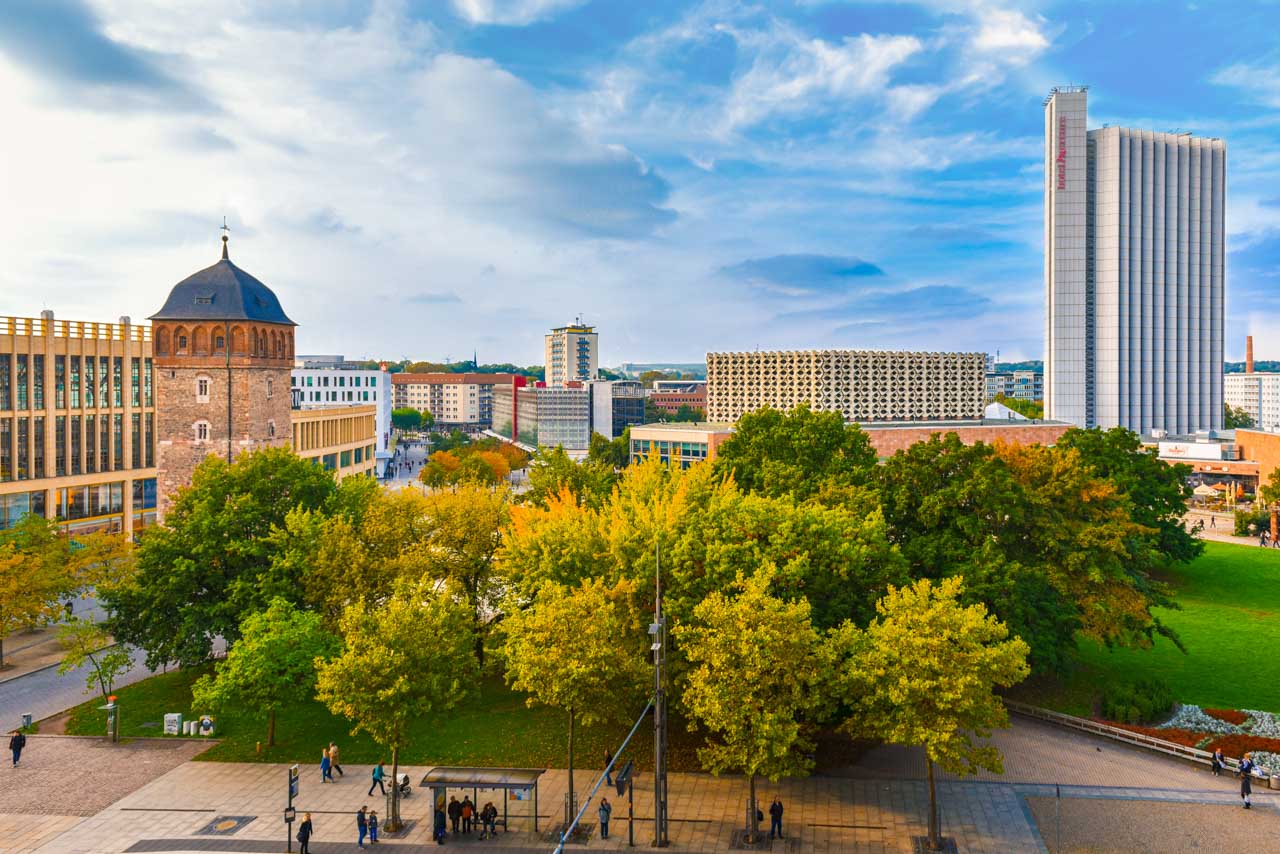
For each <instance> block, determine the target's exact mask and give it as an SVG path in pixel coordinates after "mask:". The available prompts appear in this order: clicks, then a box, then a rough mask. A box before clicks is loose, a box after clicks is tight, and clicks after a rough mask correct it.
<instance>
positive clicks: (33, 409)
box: [0, 312, 156, 531]
mask: <svg viewBox="0 0 1280 854" xmlns="http://www.w3.org/2000/svg"><path fill="white" fill-rule="evenodd" d="M120 321H121V322H119V323H95V322H85V321H75V320H56V319H54V316H53V312H44V314H43V315H42V316H41V317H39V318H27V317H0V528H7V527H9V526H11V525H12V524H14V523H15V522H17V521H18V519H20V518H22V516H24V515H25V514H27V513H37V514H39V515H41V516H44V517H46V518H49V519H57V520H59V521H60V522H62V523H63V525H64V527H65V528H66V529H67V530H69V531H90V530H116V531H122V530H123V531H132V530H135V529H137V528H141V527H143V526H145V525H149V524H151V523H153V522H154V521H155V518H156V407H155V381H154V368H153V365H152V352H151V327H150V326H147V325H145V324H144V325H135V324H133V323H131V322H129V319H128V318H123V317H122V318H121V319H120Z"/></svg>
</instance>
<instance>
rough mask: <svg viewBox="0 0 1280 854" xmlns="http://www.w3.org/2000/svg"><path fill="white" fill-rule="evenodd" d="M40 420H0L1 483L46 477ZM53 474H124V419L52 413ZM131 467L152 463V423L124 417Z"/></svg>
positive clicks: (142, 417) (149, 419)
mask: <svg viewBox="0 0 1280 854" xmlns="http://www.w3.org/2000/svg"><path fill="white" fill-rule="evenodd" d="M45 424H46V419H45V417H44V416H41V415H37V416H34V417H31V418H28V417H25V416H24V417H19V418H0V483H2V482H8V481H14V480H32V479H36V478H42V477H48V476H49V472H48V470H47V460H46V455H45ZM53 424H54V428H53V476H54V477H63V476H65V475H68V474H72V475H77V474H93V473H95V472H100V471H102V472H105V471H123V470H124V468H125V456H124V448H125V445H124V441H125V438H124V436H125V432H124V431H125V419H124V415H122V414H120V413H116V414H113V415H100V416H99V415H72V416H66V415H57V416H54V419H53ZM128 429H129V449H130V451H131V452H132V455H131V459H132V461H133V468H149V467H151V466H153V465H155V420H154V415H153V414H152V413H150V412H148V413H145V415H144V414H143V413H138V412H134V413H132V414H131V415H130V416H129V425H128Z"/></svg>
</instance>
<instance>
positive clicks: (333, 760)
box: [329, 741, 342, 780]
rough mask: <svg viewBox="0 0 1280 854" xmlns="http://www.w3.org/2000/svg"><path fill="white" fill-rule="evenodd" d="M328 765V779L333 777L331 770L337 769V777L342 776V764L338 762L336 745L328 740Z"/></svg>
mask: <svg viewBox="0 0 1280 854" xmlns="http://www.w3.org/2000/svg"><path fill="white" fill-rule="evenodd" d="M329 767H330V768H331V769H332V770H331V771H330V772H329V779H331V780H332V779H333V771H337V772H338V776H339V777H341V776H342V766H341V765H339V764H338V745H337V744H336V743H334V742H332V741H331V742H329Z"/></svg>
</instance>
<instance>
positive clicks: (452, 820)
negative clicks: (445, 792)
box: [449, 795, 462, 836]
mask: <svg viewBox="0 0 1280 854" xmlns="http://www.w3.org/2000/svg"><path fill="white" fill-rule="evenodd" d="M461 820H462V804H460V803H458V796H457V795H451V796H450V797H449V825H450V826H451V827H452V828H453V835H454V836H457V835H458V822H459V821H461Z"/></svg>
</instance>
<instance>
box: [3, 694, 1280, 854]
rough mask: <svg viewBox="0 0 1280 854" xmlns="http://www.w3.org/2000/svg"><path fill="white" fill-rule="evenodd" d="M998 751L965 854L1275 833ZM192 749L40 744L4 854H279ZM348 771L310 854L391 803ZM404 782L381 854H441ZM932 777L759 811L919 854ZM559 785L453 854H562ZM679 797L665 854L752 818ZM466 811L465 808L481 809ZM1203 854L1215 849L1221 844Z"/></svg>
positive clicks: (1260, 810)
mask: <svg viewBox="0 0 1280 854" xmlns="http://www.w3.org/2000/svg"><path fill="white" fill-rule="evenodd" d="M996 741H997V743H998V744H999V745H1000V747H1001V749H1002V750H1003V751H1004V752H1005V755H1006V774H1005V775H1004V776H1003V777H999V776H996V775H989V774H984V775H980V776H979V777H977V778H970V779H967V780H963V781H961V780H954V779H949V778H947V777H946V776H945V775H943V777H942V779H941V781H940V783H939V797H940V801H941V804H942V821H943V826H944V830H945V832H946V833H947V834H948V835H950V836H954V837H955V838H956V840H957V843H958V846H959V849H960V850H961V851H966V852H974V854H1008V852H1047V851H1054V852H1055V854H1056V852H1057V850H1058V849H1057V848H1056V840H1057V839H1058V838H1061V839H1062V840H1063V845H1062V848H1061V849H1060V850H1062V851H1120V850H1123V851H1142V850H1152V851H1155V850H1161V851H1178V850H1192V846H1193V845H1194V844H1195V843H1196V842H1197V840H1212V839H1219V838H1220V839H1222V840H1227V839H1246V838H1249V834H1251V833H1262V834H1270V833H1273V832H1274V830H1275V828H1276V827H1277V826H1278V825H1280V814H1278V810H1277V806H1276V804H1277V801H1280V798H1277V797H1276V796H1275V795H1273V794H1272V793H1271V792H1269V791H1267V790H1259V791H1258V792H1257V794H1256V796H1255V799H1254V800H1255V809H1254V810H1253V811H1251V812H1248V813H1246V812H1244V811H1243V810H1242V809H1240V806H1239V803H1240V801H1239V796H1238V793H1237V791H1238V790H1237V788H1236V786H1237V783H1236V781H1235V780H1234V779H1232V778H1229V777H1222V778H1214V777H1212V776H1210V775H1209V773H1208V772H1207V771H1206V770H1204V769H1201V768H1198V767H1195V766H1192V765H1188V764H1185V763H1182V762H1180V761H1177V760H1172V759H1167V758H1165V757H1162V756H1158V755H1154V754H1149V753H1144V752H1141V751H1138V750H1135V749H1133V748H1130V747H1127V746H1123V745H1118V744H1113V743H1110V742H1107V741H1104V740H1101V739H1096V738H1094V737H1092V736H1088V735H1085V734H1083V733H1074V732H1064V731H1062V730H1059V729H1056V728H1052V727H1049V726H1047V725H1045V724H1043V723H1040V722H1037V721H1031V720H1026V719H1021V718H1015V726H1014V728H1013V729H1012V730H1010V731H1008V732H1002V733H999V734H998V735H997V738H996ZM200 747H201V745H200V744H198V743H193V742H190V741H177V740H175V741H172V742H166V741H150V740H148V741H145V742H136V743H135V744H133V745H129V746H125V747H107V746H104V745H102V744H101V743H100V742H98V741H96V740H93V739H76V738H67V737H63V738H47V737H40V736H37V737H34V738H32V739H31V744H30V747H29V750H28V753H27V754H26V757H25V758H24V760H23V766H24V767H23V768H21V769H19V770H18V771H16V772H14V771H11V770H10V769H8V768H3V769H0V850H3V851H6V852H7V851H15V852H16V851H40V852H48V853H49V854H53V853H54V852H95V854H96V852H121V851H283V850H284V838H285V833H284V824H283V822H282V820H281V811H282V809H283V806H284V790H285V780H286V767H285V766H283V765H253V764H233V763H217V762H198V761H194V762H193V761H186V760H187V758H188V757H189V756H190V755H191V754H192V753H194V752H195V751H198V750H199V749H200ZM344 768H345V770H346V772H347V773H346V776H345V777H344V778H340V779H339V781H338V782H337V783H335V784H333V785H328V784H326V785H323V786H322V785H320V782H319V771H318V769H317V768H316V767H315V766H304V767H303V776H302V790H301V794H300V796H299V798H298V800H297V806H298V809H299V813H301V812H303V811H308V810H309V811H310V812H311V813H312V818H313V822H314V824H315V829H316V836H315V841H314V843H313V845H312V851H314V852H316V854H338V852H350V851H356V850H358V849H357V848H356V845H355V820H354V812H355V811H356V810H357V809H359V807H360V806H361V805H364V804H368V805H369V806H371V807H373V808H375V809H378V810H379V812H380V814H385V813H384V808H385V802H384V801H383V800H382V798H381V797H380V796H375V797H372V798H370V797H368V796H367V795H366V793H367V791H368V785H369V784H368V780H369V771H370V768H369V767H368V766H360V765H347V766H344ZM406 770H407V771H408V773H409V775H410V778H411V780H413V781H414V784H415V791H414V794H413V795H412V796H411V797H410V798H408V799H407V800H405V801H403V807H402V812H403V815H404V817H405V818H406V819H408V820H409V821H410V827H409V829H408V831H407V832H406V833H404V834H403V835H402V836H401V837H397V838H395V839H388V840H386V841H385V842H383V843H381V844H383V845H385V846H386V847H388V848H394V849H395V850H396V851H399V852H402V854H417V852H418V851H426V850H428V847H429V849H430V850H436V846H434V845H430V840H429V834H430V822H429V821H428V808H429V800H428V798H427V797H425V794H426V793H425V792H422V791H418V790H417V788H416V784H417V781H419V780H421V779H422V776H423V775H424V774H425V773H426V772H427V771H428V770H429V769H428V768H426V767H411V768H408V769H406ZM595 773H596V772H595V771H594V770H592V769H584V770H579V771H578V772H577V773H576V774H575V778H576V780H577V783H578V788H579V792H580V794H581V796H582V797H585V796H586V794H587V790H588V789H589V787H590V786H591V785H592V784H593V783H594V782H595V777H594V774H595ZM923 776H924V764H923V761H922V760H921V758H920V756H919V755H918V753H917V752H915V751H907V750H900V749H897V748H878V749H876V750H873V751H871V752H870V753H869V754H867V755H866V756H865V757H864V758H863V760H862V761H860V762H859V764H858V765H857V766H855V767H852V768H849V769H846V770H845V772H844V773H842V774H841V775H838V776H831V775H828V776H821V777H812V778H809V779H803V780H784V781H782V782H781V783H779V784H776V785H775V784H772V783H769V782H768V781H761V783H760V784H759V797H760V798H761V800H762V801H763V802H765V803H767V802H768V801H769V800H771V799H772V797H773V796H774V795H775V794H776V795H778V796H780V797H781V798H782V800H783V802H784V804H785V805H786V816H785V830H786V832H787V837H788V838H787V840H786V841H785V842H783V841H778V842H775V843H774V844H773V847H772V848H771V849H770V850H772V851H775V852H824V853H825V852H845V851H850V852H873V853H874V852H907V851H910V850H911V837H912V836H915V835H920V834H922V833H923V832H924V823H925V810H926V804H927V799H928V793H927V789H926V786H925V783H924V782H923V779H922V778H923ZM566 777H567V775H566V774H565V772H564V771H561V770H551V771H548V772H547V773H546V774H544V775H543V777H542V779H541V782H540V784H539V792H538V810H537V812H538V817H539V818H538V825H539V831H540V833H538V834H535V833H534V831H533V826H532V816H531V809H530V807H531V804H530V802H528V801H519V802H517V801H508V810H509V814H510V817H511V825H510V832H509V833H506V834H500V838H499V840H498V841H497V842H480V841H479V840H478V839H458V840H450V844H457V845H463V846H465V847H469V848H470V847H474V848H475V849H477V850H480V849H483V850H486V851H492V852H498V854H506V852H526V851H527V852H534V851H542V852H546V851H550V850H551V849H552V848H553V847H554V845H553V844H551V843H549V842H548V841H547V837H546V835H545V834H546V832H547V831H548V830H549V829H550V827H551V826H552V824H553V823H554V822H556V821H558V820H559V817H560V813H561V811H562V806H561V805H562V804H563V802H564V793H565V787H566ZM651 779H652V778H647V777H646V776H644V775H641V776H640V777H639V778H638V786H637V789H636V793H635V798H636V800H635V813H636V816H637V824H636V834H635V835H636V842H637V849H639V850H647V849H649V847H650V846H649V841H650V839H651V837H652V815H653V812H652V796H651V793H650V792H647V791H645V790H644V787H645V786H647V785H651ZM670 788H671V811H672V816H673V821H672V823H671V838H672V843H673V844H672V848H673V850H677V851H690V852H711V851H728V850H730V845H731V842H732V837H733V832H734V830H735V829H736V828H737V827H738V826H739V825H740V824H741V818H740V816H741V815H742V813H743V812H744V809H745V799H746V785H745V783H744V781H743V780H742V779H741V778H738V777H724V778H717V777H713V776H711V775H707V774H676V775H673V776H672V778H671V784H670ZM456 793H457V794H458V796H459V798H461V797H462V795H463V794H471V792H470V790H457V792H456ZM1059 793H1060V794H1061V798H1062V801H1061V804H1060V805H1059V804H1058V803H1057V802H1056V796H1057V795H1058V794H1059ZM606 794H607V795H608V796H609V798H610V800H611V801H612V802H613V807H614V812H613V822H612V826H611V838H610V839H609V840H607V841H605V840H601V839H599V838H598V835H597V834H596V833H595V832H594V831H595V827H596V825H597V818H596V810H595V806H596V803H595V802H594V801H593V802H592V803H591V805H590V809H589V810H588V812H587V816H586V818H585V819H584V820H585V821H586V823H587V824H589V825H590V827H591V828H592V831H593V833H592V836H591V838H590V839H589V840H588V842H587V843H586V844H585V845H574V846H571V849H581V848H588V849H592V850H605V851H607V850H622V849H625V848H626V847H627V822H626V813H627V806H626V799H625V798H619V797H615V796H614V792H613V791H612V789H610V790H608V791H607V792H606ZM473 797H475V798H476V799H477V800H478V802H479V803H480V804H481V805H483V804H484V802H485V801H487V800H493V801H494V802H495V803H497V804H499V805H501V803H502V801H501V798H500V793H498V792H485V791H483V790H481V791H479V792H476V793H475V795H474V796H473ZM231 817H239V819H240V823H239V824H237V825H235V829H234V830H233V831H232V832H229V833H225V834H209V833H201V831H202V830H204V829H206V828H208V827H209V826H210V825H211V824H217V823H218V822H220V821H224V820H228V821H229V820H230V819H231ZM1059 817H1060V820H1059ZM1050 818H1052V822H1051V823H1047V822H1049V821H1050ZM1122 831H1123V832H1122ZM1255 838H1256V837H1255ZM1143 839H1148V840H1150V841H1151V843H1152V844H1151V845H1150V846H1147V845H1145V844H1144V843H1142V840H1143ZM1179 840H1180V841H1179ZM1157 843H1158V844H1157ZM1108 846H1110V847H1108ZM1207 847H1208V848H1210V849H1215V848H1218V846H1217V845H1215V844H1212V843H1208V846H1207ZM295 850H296V845H295ZM1202 850H1204V849H1203V848H1202Z"/></svg>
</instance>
